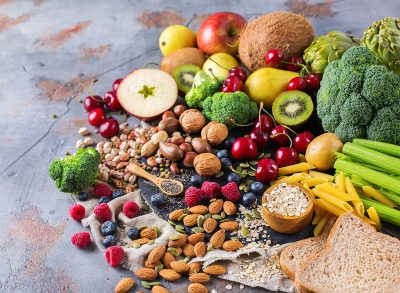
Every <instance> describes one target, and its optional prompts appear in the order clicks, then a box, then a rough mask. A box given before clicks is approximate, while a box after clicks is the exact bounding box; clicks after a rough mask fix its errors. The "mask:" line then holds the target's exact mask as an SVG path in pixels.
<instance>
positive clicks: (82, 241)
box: [71, 232, 90, 248]
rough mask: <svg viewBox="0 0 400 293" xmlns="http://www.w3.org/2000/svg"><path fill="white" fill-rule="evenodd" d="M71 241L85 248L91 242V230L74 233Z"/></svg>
mask: <svg viewBox="0 0 400 293" xmlns="http://www.w3.org/2000/svg"><path fill="white" fill-rule="evenodd" d="M71 242H72V244H73V245H75V246H77V247H79V248H85V247H86V246H87V245H88V244H89V243H90V234H89V232H78V233H75V234H74V235H72V237H71Z"/></svg>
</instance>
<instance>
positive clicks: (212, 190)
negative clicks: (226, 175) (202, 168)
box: [201, 181, 221, 199]
mask: <svg viewBox="0 0 400 293" xmlns="http://www.w3.org/2000/svg"><path fill="white" fill-rule="evenodd" d="M201 190H203V192H204V195H205V196H206V197H207V198H209V199H211V198H215V197H217V196H218V195H219V194H220V193H221V186H220V185H219V184H218V183H216V182H211V181H204V183H203V184H202V185H201Z"/></svg>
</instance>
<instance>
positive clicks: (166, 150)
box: [159, 141, 183, 162]
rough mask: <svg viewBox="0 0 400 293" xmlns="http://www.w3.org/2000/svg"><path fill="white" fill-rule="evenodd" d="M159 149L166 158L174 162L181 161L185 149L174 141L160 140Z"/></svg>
mask: <svg viewBox="0 0 400 293" xmlns="http://www.w3.org/2000/svg"><path fill="white" fill-rule="evenodd" d="M159 151H160V153H161V155H163V156H164V158H166V159H168V160H171V161H173V162H176V161H179V160H180V159H182V157H183V151H182V150H181V149H180V148H179V147H178V146H177V145H175V144H173V143H168V142H164V141H160V147H159Z"/></svg>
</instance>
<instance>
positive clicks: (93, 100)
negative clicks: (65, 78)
mask: <svg viewBox="0 0 400 293" xmlns="http://www.w3.org/2000/svg"><path fill="white" fill-rule="evenodd" d="M102 101H103V99H102V98H101V97H100V96H87V97H86V98H85V99H84V100H83V107H84V108H85V110H86V111H87V112H90V111H92V110H94V109H97V108H103V104H104V103H103V102H102Z"/></svg>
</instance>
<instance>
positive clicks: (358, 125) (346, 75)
mask: <svg viewBox="0 0 400 293" xmlns="http://www.w3.org/2000/svg"><path fill="white" fill-rule="evenodd" d="M378 63H379V62H378V59H377V58H376V57H375V55H374V54H372V53H371V52H370V51H369V50H368V49H367V48H363V47H351V48H350V49H348V50H347V51H346V52H345V53H344V54H343V56H342V59H340V60H337V61H334V62H331V63H329V64H328V66H327V67H326V69H325V72H324V76H323V78H322V81H321V88H320V90H319V91H318V95H317V114H318V116H319V118H320V119H321V122H322V127H323V128H324V130H325V131H328V132H334V133H335V134H336V135H338V136H339V137H340V139H342V140H343V141H344V142H345V141H350V140H352V139H354V138H357V137H358V138H369V139H373V140H379V141H384V142H389V143H399V142H400V119H399V118H398V117H399V115H400V112H399V109H400V77H399V76H397V75H396V74H395V73H393V72H391V71H390V70H389V69H387V68H386V67H385V66H382V65H378Z"/></svg>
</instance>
